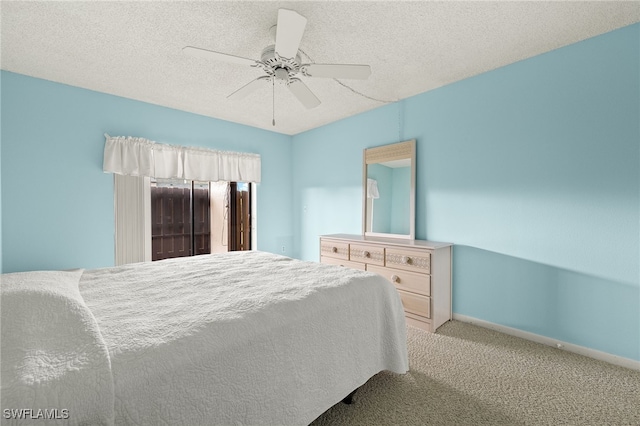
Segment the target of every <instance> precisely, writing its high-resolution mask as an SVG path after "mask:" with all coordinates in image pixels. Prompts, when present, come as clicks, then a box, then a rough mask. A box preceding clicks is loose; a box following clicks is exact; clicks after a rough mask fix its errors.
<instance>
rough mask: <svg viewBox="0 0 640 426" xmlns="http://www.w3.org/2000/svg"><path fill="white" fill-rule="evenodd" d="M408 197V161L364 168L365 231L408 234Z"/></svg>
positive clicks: (409, 164)
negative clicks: (365, 179) (365, 170)
mask: <svg viewBox="0 0 640 426" xmlns="http://www.w3.org/2000/svg"><path fill="white" fill-rule="evenodd" d="M410 197H411V161H410V160H409V159H408V158H405V159H402V160H395V161H386V162H384V163H376V164H370V165H369V166H368V167H367V209H366V211H367V213H368V214H367V217H366V230H367V232H375V233H384V234H409V232H410V229H409V204H410V202H409V201H410ZM394 206H395V207H396V208H393V207H394Z"/></svg>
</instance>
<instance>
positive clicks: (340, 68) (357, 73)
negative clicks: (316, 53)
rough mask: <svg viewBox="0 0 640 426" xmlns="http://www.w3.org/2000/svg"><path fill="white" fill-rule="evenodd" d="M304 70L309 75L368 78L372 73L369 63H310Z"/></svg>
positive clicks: (355, 78) (356, 78)
mask: <svg viewBox="0 0 640 426" xmlns="http://www.w3.org/2000/svg"><path fill="white" fill-rule="evenodd" d="M302 72H303V73H304V75H306V76H309V77H321V78H347V79H354V80H366V79H367V78H369V76H370V75H371V67H370V66H369V65H342V64H310V65H304V66H303V67H302Z"/></svg>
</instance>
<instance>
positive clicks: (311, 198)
mask: <svg viewBox="0 0 640 426" xmlns="http://www.w3.org/2000/svg"><path fill="white" fill-rule="evenodd" d="M639 62H640V25H638V24H637V25H633V26H630V27H626V28H623V29H620V30H617V31H614V32H611V33H608V34H604V35H602V36H599V37H595V38H592V39H589V40H585V41H583V42H580V43H577V44H574V45H571V46H567V47H565V48H561V49H558V50H555V51H553V52H549V53H546V54H543V55H540V56H537V57H534V58H531V59H528V60H524V61H521V62H518V63H515V64H512V65H509V66H506V67H503V68H500V69H497V70H494V71H491V72H488V73H485V74H482V75H479V76H476V77H473V78H469V79H467V80H464V81H461V82H458V83H455V84H451V85H448V86H445V87H442V88H439V89H437V90H433V91H430V92H427V93H423V94H421V95H418V96H415V97H412V98H410V99H407V100H405V101H403V102H401V103H398V104H390V105H385V106H383V107H380V108H377V109H374V110H372V111H369V112H366V113H363V114H359V115H357V116H354V117H351V118H348V119H345V120H342V121H339V122H336V123H332V124H330V125H327V126H323V127H321V128H319V129H314V130H312V131H308V132H305V133H302V134H299V135H296V136H294V138H293V176H295V181H294V185H293V191H294V193H293V203H294V204H293V208H294V216H293V218H294V235H296V237H297V238H296V241H295V248H296V254H297V255H298V256H299V257H300V258H303V259H310V260H317V259H318V236H319V235H322V234H328V233H336V232H340V233H343V232H344V233H356V234H358V233H360V232H361V229H362V222H361V221H362V213H361V201H362V191H361V179H362V177H361V176H362V170H361V167H362V150H363V149H364V148H367V147H372V146H377V145H382V144H387V143H392V142H397V141H399V140H406V139H412V138H416V139H417V156H418V161H417V194H416V204H417V206H416V207H417V208H416V218H417V220H416V236H417V238H420V239H425V238H428V239H431V240H435V241H450V242H453V243H455V244H456V246H455V248H454V266H453V268H454V269H453V310H454V312H455V313H458V314H462V315H467V316H471V317H475V318H479V319H482V320H486V321H490V322H493V323H498V324H502V325H505V326H509V327H514V328H518V329H521V330H524V331H529V332H532V333H536V334H540V335H544V336H548V337H551V338H556V339H560V340H563V341H566V342H570V343H574V344H577V345H581V346H585V347H589V348H592V349H596V350H600V351H603V352H607V353H611V354H615V355H619V356H623V357H626V358H631V359H635V360H640V278H639V275H640V124H639V117H640V82H639V79H640V65H639ZM399 113H400V114H402V119H401V120H400V119H399V118H398V117H399Z"/></svg>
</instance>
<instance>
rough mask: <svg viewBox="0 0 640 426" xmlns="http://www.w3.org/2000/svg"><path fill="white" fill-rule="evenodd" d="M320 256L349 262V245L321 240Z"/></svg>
mask: <svg viewBox="0 0 640 426" xmlns="http://www.w3.org/2000/svg"><path fill="white" fill-rule="evenodd" d="M320 256H328V257H333V258H336V259H343V260H349V243H341V242H338V241H332V240H320Z"/></svg>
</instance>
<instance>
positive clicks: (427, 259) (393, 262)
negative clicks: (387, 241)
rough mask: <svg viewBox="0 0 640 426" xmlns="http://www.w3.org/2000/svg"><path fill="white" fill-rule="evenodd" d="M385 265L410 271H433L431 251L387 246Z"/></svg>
mask: <svg viewBox="0 0 640 426" xmlns="http://www.w3.org/2000/svg"><path fill="white" fill-rule="evenodd" d="M385 265H386V266H388V267H390V268H398V269H402V270H405V271H410V272H421V273H423V274H430V273H431V253H430V252H428V251H420V250H409V249H402V248H387V249H386V250H385Z"/></svg>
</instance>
